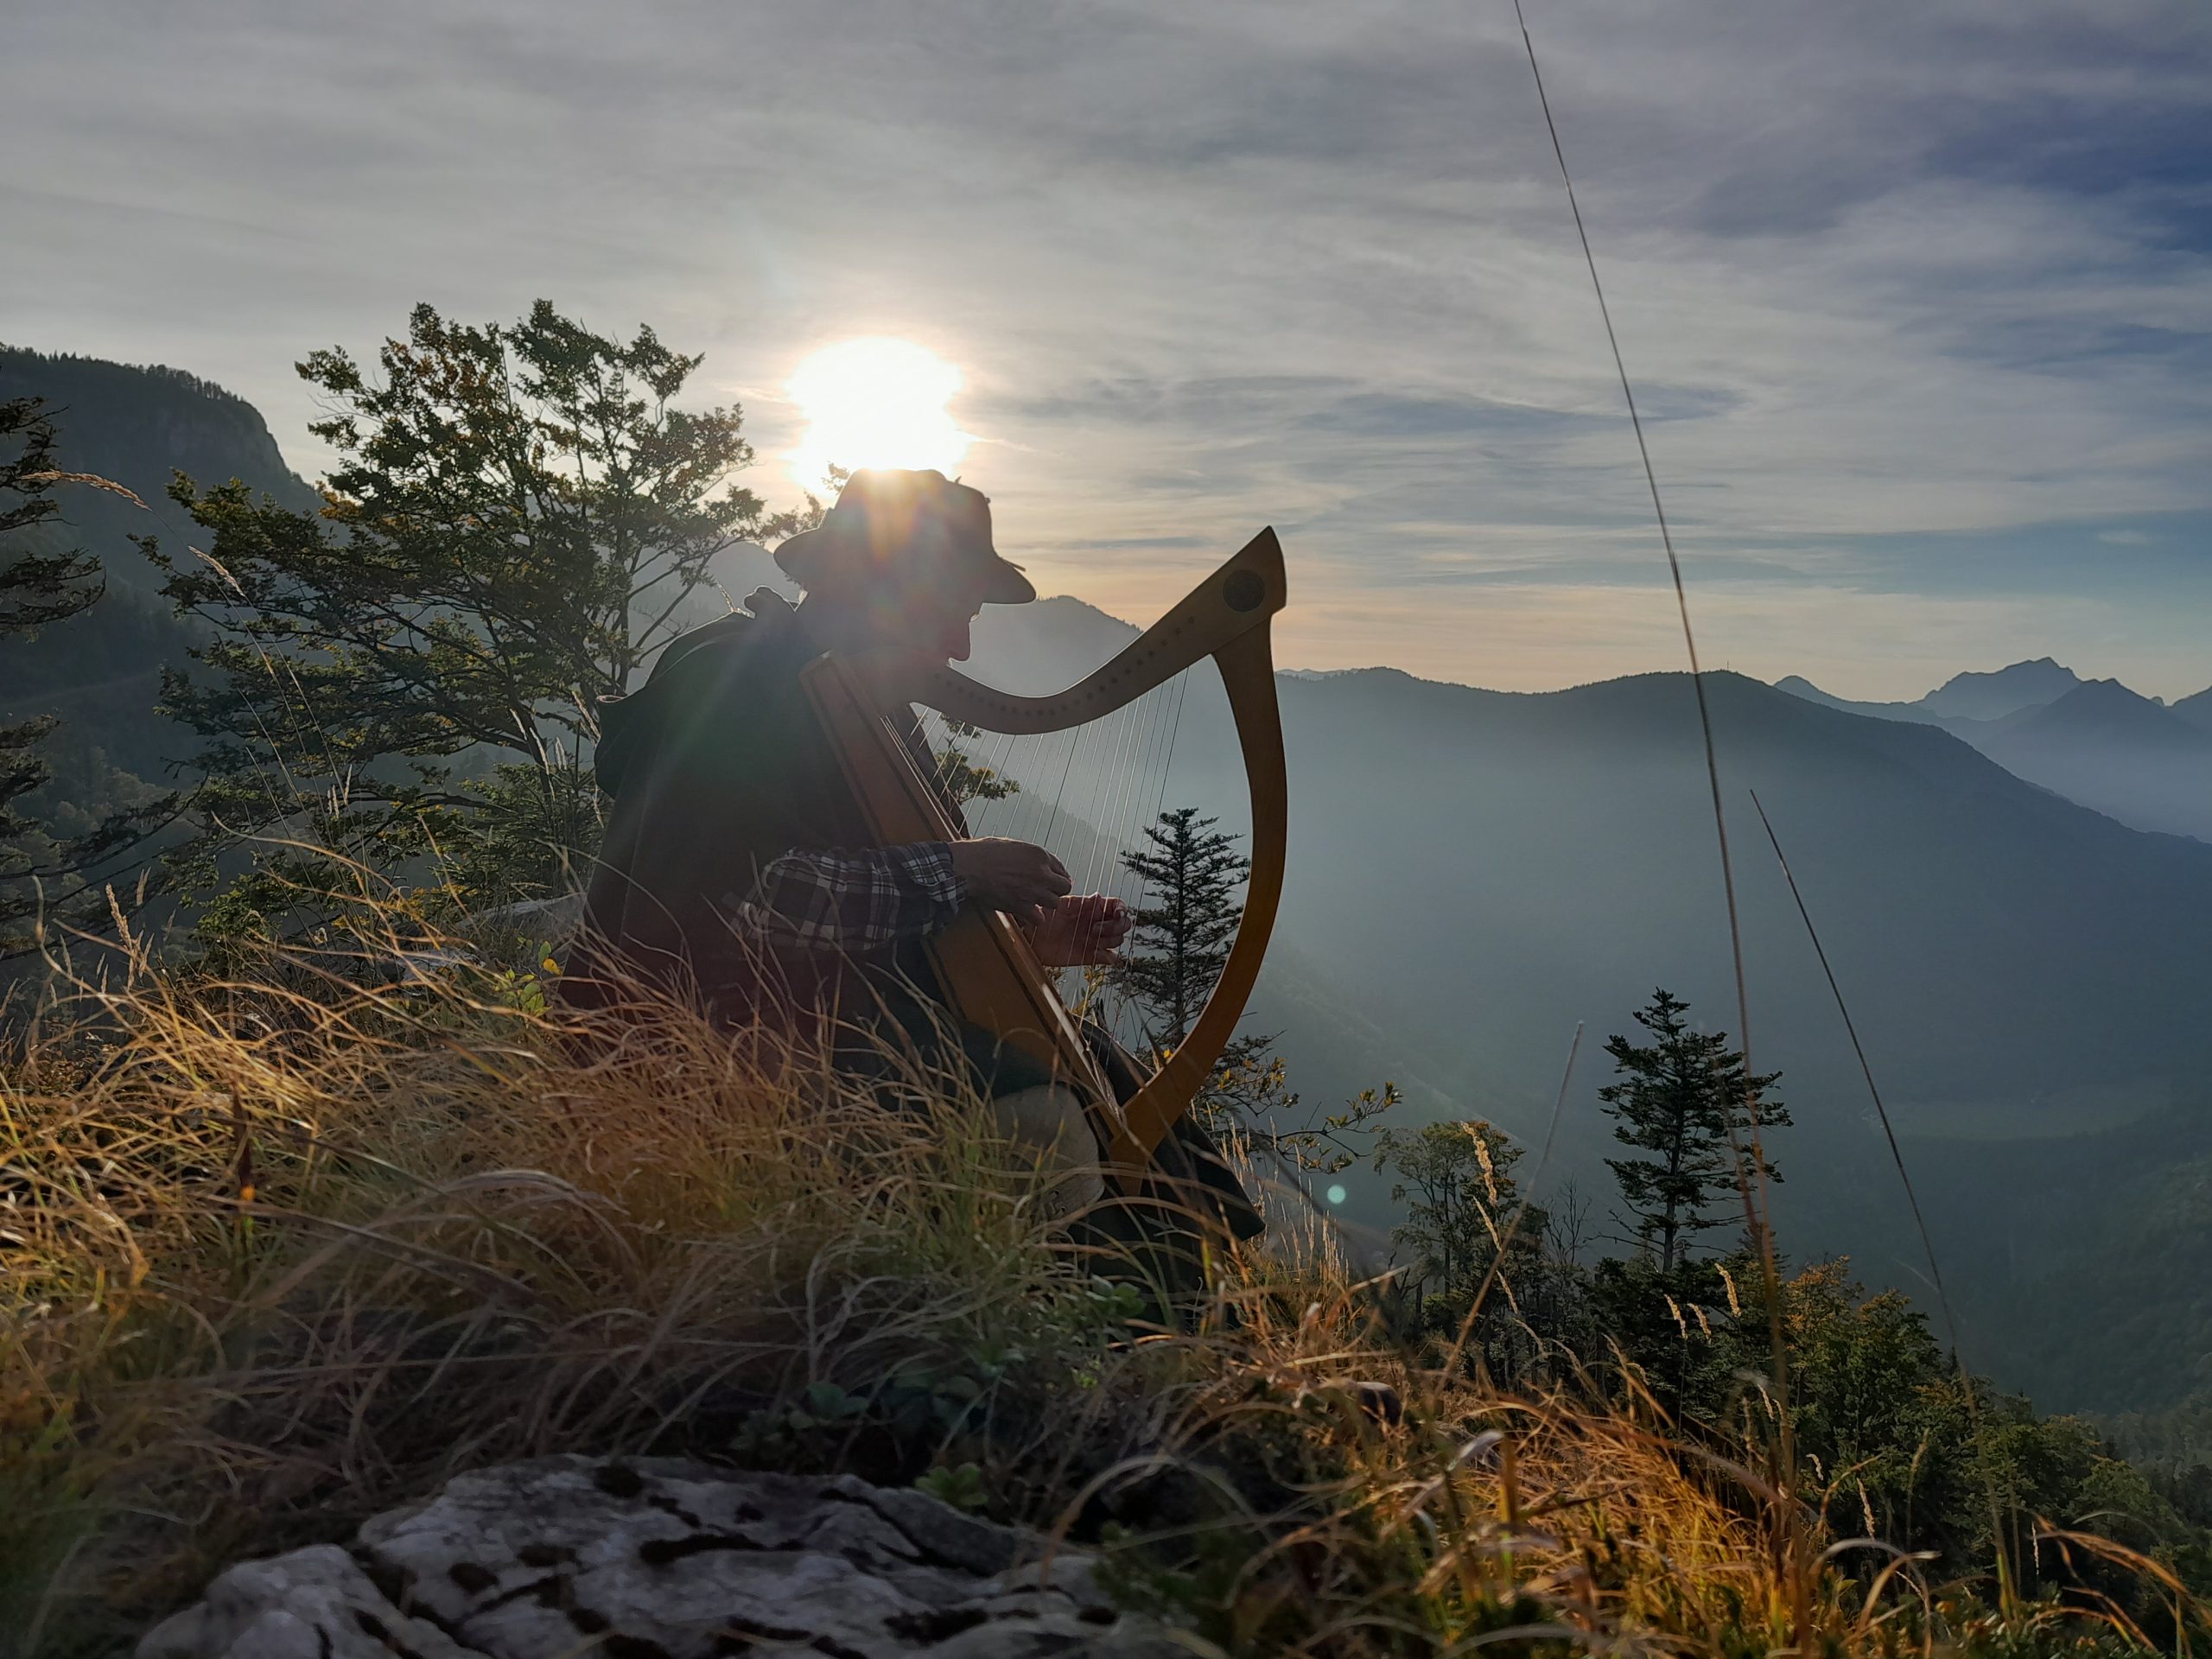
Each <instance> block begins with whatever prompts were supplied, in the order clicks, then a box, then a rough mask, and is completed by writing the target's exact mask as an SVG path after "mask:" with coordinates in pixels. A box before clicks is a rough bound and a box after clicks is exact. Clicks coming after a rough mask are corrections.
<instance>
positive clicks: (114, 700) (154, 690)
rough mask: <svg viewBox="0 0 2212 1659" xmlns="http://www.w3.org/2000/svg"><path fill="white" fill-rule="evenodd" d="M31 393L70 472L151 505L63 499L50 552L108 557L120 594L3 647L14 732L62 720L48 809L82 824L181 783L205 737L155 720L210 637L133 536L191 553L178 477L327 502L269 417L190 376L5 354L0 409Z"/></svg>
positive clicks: (100, 495)
mask: <svg viewBox="0 0 2212 1659" xmlns="http://www.w3.org/2000/svg"><path fill="white" fill-rule="evenodd" d="M9 397H40V398H42V399H44V400H45V402H46V404H47V407H48V413H49V416H50V418H51V419H52V421H53V423H54V427H55V429H56V430H57V433H58V441H57V442H56V444H55V450H54V453H55V458H56V460H57V461H59V463H60V466H61V467H63V468H64V469H66V470H67V471H69V472H73V473H86V474H93V475H94V476H97V477H99V478H104V479H107V480H111V481H113V482H115V483H118V484H120V485H122V486H124V488H125V489H127V490H130V492H132V493H134V494H135V495H137V498H138V499H139V501H141V502H143V504H144V505H143V506H141V505H137V504H136V503H134V502H132V501H130V499H126V498H124V497H123V496H119V495H116V494H114V493H111V492H108V491H105V490H101V489H98V488H95V487H93V486H89V485H81V484H67V485H63V486H60V487H59V488H57V489H56V491H55V492H54V499H55V500H56V501H57V502H58V503H59V505H60V509H61V517H60V522H59V523H53V522H49V524H47V525H45V526H43V527H41V542H42V543H43V544H44V545H46V546H48V547H49V548H51V547H57V546H76V547H81V548H83V549H84V550H86V551H87V552H89V553H92V555H94V556H96V557H97V558H98V559H99V562H100V566H101V569H102V570H103V571H104V572H105V576H106V580H107V595H106V597H105V599H103V600H102V601H100V603H99V604H98V605H97V606H95V607H93V608H92V610H90V611H88V612H86V613H84V614H82V615H80V616H76V617H73V618H71V619H69V620H67V621H65V622H61V623H59V624H56V625H55V626H52V627H49V628H46V629H44V630H42V631H41V632H40V633H39V634H38V635H37V636H36V637H35V638H33V639H11V640H10V641H9V642H8V644H7V646H6V648H5V650H4V651H0V720H21V719H26V718H29V717H30V716H33V715H58V716H59V717H60V725H59V726H58V727H57V728H56V729H55V732H54V738H53V740H52V753H53V757H54V769H55V779H54V784H53V785H51V786H50V787H49V789H48V791H45V792H44V794H43V796H42V797H41V804H42V805H43V806H44V807H45V808H46V809H47V810H52V811H54V812H56V813H57V814H58V815H59V817H60V819H61V820H62V821H64V822H76V821H78V818H79V817H81V816H82V815H85V814H90V815H92V816H93V817H97V816H98V813H99V810H100V809H101V808H102V806H103V805H104V804H113V803H115V802H117V801H120V800H123V799H127V798H143V796H144V795H145V794H146V793H148V792H149V791H152V792H158V791H161V790H164V789H167V788H169V787H171V786H173V785H174V783H175V779H174V778H173V777H172V776H171V775H170V766H171V763H173V762H175V761H177V760H181V759H182V758H183V756H184V755H185V753H188V749H189V747H190V745H191V743H192V741H194V740H193V738H192V734H190V733H188V732H187V731H186V730H184V729H183V728H181V727H178V726H176V725H175V724H174V723H172V722H170V721H165V720H161V719H158V718H156V716H155V715H154V712H153V710H154V704H155V702H156V699H157V697H158V696H159V692H160V686H161V669H162V664H164V663H176V664H181V663H182V662H183V661H184V659H185V652H186V651H187V650H188V648H189V647H190V646H191V645H192V644H193V643H194V641H195V639H197V637H198V636H197V634H196V633H195V632H194V629H193V627H192V626H190V625H188V623H186V622H184V621H183V620H181V619H179V618H178V617H177V616H176V615H175V613H174V612H172V611H171V610H170V609H169V607H168V606H167V605H166V604H164V603H163V602H162V600H161V599H160V597H159V595H158V593H157V591H156V590H157V588H158V587H159V579H158V573H157V572H156V570H155V569H154V568H153V567H152V565H151V564H149V563H148V561H147V560H146V559H145V558H144V557H143V556H142V555H141V554H140V553H139V551H138V550H137V548H136V547H135V546H133V545H132V543H131V540H130V538H131V537H134V536H141V537H143V536H152V537H156V539H158V540H159V541H160V542H161V543H162V545H163V547H165V548H166V549H168V550H170V551H173V552H174V551H181V550H182V548H183V547H184V546H186V545H188V532H189V531H190V529H191V522H190V520H189V519H188V518H187V517H186V516H185V515H184V514H183V513H182V512H180V511H179V510H178V509H177V507H176V506H175V504H174V503H172V502H170V501H169V500H168V498H167V492H168V485H169V480H170V477H171V475H172V474H173V473H175V472H176V471H179V470H181V471H183V472H186V473H188V474H191V475H192V476H193V477H194V478H195V479H197V480H199V481H200V482H201V483H203V484H219V483H226V482H228V481H229V480H232V479H233V478H236V479H241V480H244V481H245V483H247V484H249V485H251V486H253V487H254V488H256V489H257V490H263V491H266V492H268V493H270V494H272V495H274V496H276V497H277V499H279V500H282V501H283V502H285V503H286V504H287V505H291V506H294V507H298V508H302V509H304V508H309V507H312V506H314V505H316V501H317V498H316V496H315V492H314V491H313V490H312V489H310V488H309V487H308V486H307V485H306V484H305V483H303V482H302V481H301V480H299V479H298V478H297V477H296V476H294V474H293V473H292V471H291V469H290V468H289V467H288V466H286V465H285V462H284V457H283V453H282V452H281V451H280V450H279V449H278V448H277V442H276V440H275V439H274V438H273V437H271V436H270V432H269V427H268V423H266V422H264V420H263V419H262V417H261V414H260V411H259V410H256V409H255V408H254V407H253V405H252V404H249V403H247V402H246V401H245V399H244V398H243V397H238V396H236V395H234V394H233V393H231V392H229V391H225V390H224V389H223V388H222V387H220V386H218V385H214V384H213V383H212V382H210V381H207V380H203V379H201V378H200V377H199V376H197V375H194V374H189V373H187V372H184V371H183V370H181V369H171V368H162V367H134V366H130V365H124V364H120V363H109V362H104V361H101V360H100V359H96V358H86V357H72V356H66V355H50V354H48V353H40V352H34V351H27V350H24V349H22V348H20V347H16V346H0V398H9ZM8 551H9V550H8V549H7V548H5V547H0V557H4V556H6V555H7V553H8Z"/></svg>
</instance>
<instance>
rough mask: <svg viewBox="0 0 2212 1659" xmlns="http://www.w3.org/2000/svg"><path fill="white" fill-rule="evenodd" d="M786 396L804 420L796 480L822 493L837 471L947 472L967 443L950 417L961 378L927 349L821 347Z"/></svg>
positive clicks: (855, 344) (872, 342)
mask: <svg viewBox="0 0 2212 1659" xmlns="http://www.w3.org/2000/svg"><path fill="white" fill-rule="evenodd" d="M784 390H785V391H786V392H788V393H789V394H790V395H791V401H792V402H793V403H795V404H798V407H799V412H800V413H801V414H803V415H804V416H805V417H806V432H805V435H804V436H803V437H801V438H800V440H799V442H798V448H796V449H794V450H793V451H792V452H791V477H792V478H793V479H794V480H797V481H798V485H799V486H800V487H801V488H803V489H809V490H818V489H820V488H822V487H823V484H824V483H825V482H826V480H827V477H828V474H829V469H830V468H831V467H848V468H855V467H935V468H936V469H937V470H938V471H939V472H941V473H948V474H949V473H950V472H951V470H952V469H953V468H954V467H956V466H957V465H958V464H959V462H960V458H961V456H963V455H964V454H967V453H968V444H969V436H968V434H966V433H965V432H963V431H962V430H961V429H960V428H959V427H958V426H957V425H956V424H955V423H954V422H953V419H952V416H950V414H948V413H947V412H946V410H945V405H946V404H949V403H950V402H951V401H952V396H953V394H954V393H955V392H957V391H959V390H960V371H959V370H958V369H957V368H955V367H953V365H951V364H950V363H948V362H946V361H945V360H944V359H943V358H941V357H939V356H938V354H937V353H935V352H932V351H931V350H930V349H929V348H928V347H927V346H917V345H915V344H914V343H913V341H912V340H894V339H891V338H888V337H887V336H883V335H869V336H865V337H863V338H861V339H859V340H840V341H839V342H838V343H837V344H836V345H835V346H823V348H822V349H821V350H820V351H818V352H816V353H814V354H813V355H812V356H810V357H809V358H808V359H806V360H805V361H804V363H802V364H800V365H798V369H797V370H795V371H794V372H792V374H791V378H790V379H789V380H787V381H785V383H784Z"/></svg>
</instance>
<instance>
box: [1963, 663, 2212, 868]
mask: <svg viewBox="0 0 2212 1659" xmlns="http://www.w3.org/2000/svg"><path fill="white" fill-rule="evenodd" d="M1975 741H1977V742H1978V743H1979V745H1980V748H1981V749H1982V752H1983V753H1986V754H1987V755H1988V756H1989V757H1990V758H1991V759H1992V760H1995V761H1996V762H1997V763H1998V764H1999V765H2000V766H2004V767H2005V768H2006V769H2007V770H2008V771H2010V772H2014V773H2015V774H2017V775H2018V776H2019V777H2022V778H2025V779H2028V780H2030V781H2031V782H2032V783H2037V784H2041V785H2043V786H2044V788H2046V789H2053V790H2056V791H2058V792H2059V793H2060V794H2062V795H2063V796H2065V797H2067V798H2069V800H2075V801H2081V802H2083V803H2085V804H2089V805H2094V806H2095V807H2097V808H2098V809H2099V810H2101V811H2105V812H2107V813H2109V814H2110V815H2111V816H2112V817H2115V818H2118V819H2119V820H2120V822H2121V823H2126V824H2130V825H2133V827H2135V828H2137V829H2159V830H2164V831H2165V832H2167V833H2168V834H2171V835H2184V836H2196V837H2197V838H2198V839H2199V840H2201V841H2206V842H2212V732H2208V731H2204V730H2201V729H2199V728H2197V727H2196V726H2194V725H2192V724H2190V721H2188V720H2186V719H2184V718H2183V717H2182V716H2181V715H2177V714H2176V713H2175V711H2174V710H2172V709H2166V708H2163V707H2161V706H2160V705H2158V703H2155V702H2152V701H2151V700H2150V699H2149V698H2148V697H2141V696H2137V695H2136V694H2135V693H2134V692H2133V691H2130V690H2128V689H2127V688H2126V686H2124V685H2122V684H2120V683H2119V682H2118V681H2117V680H2095V681H2091V682H2088V683H2084V684H2082V685H2080V686H2077V687H2075V689H2074V690H2071V691H2069V692H2068V693H2067V694H2066V695H2065V696H2063V697H2061V698H2059V699H2058V700H2057V701H2056V702H2051V703H2049V704H2046V705H2045V706H2044V707H2042V708H2040V709H2030V710H2028V711H2027V712H2026V713H2024V714H2023V715H2018V716H2017V717H2015V718H2014V719H2012V720H2011V721H2006V722H2005V723H2003V724H2002V725H2001V726H1999V727H1998V728H1996V729H1994V730H1993V731H1991V732H1989V733H1988V734H1986V735H1983V736H1981V737H1980V738H1978V739H1977V740H1975Z"/></svg>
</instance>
